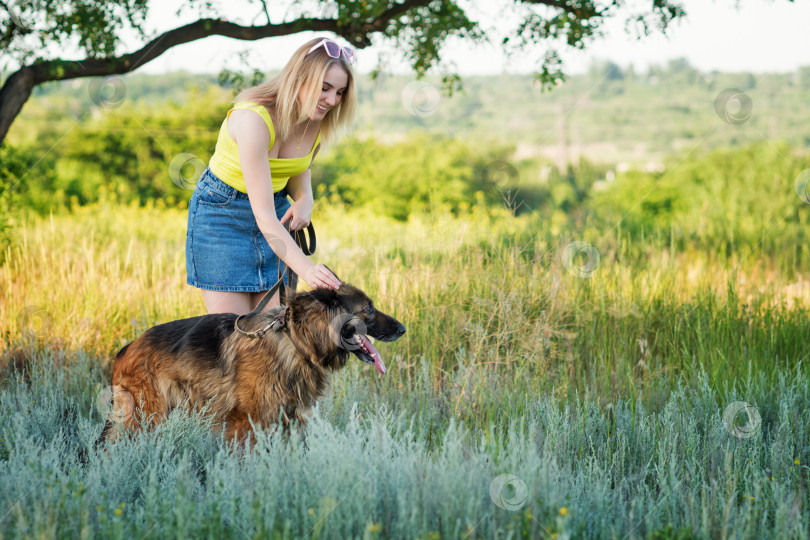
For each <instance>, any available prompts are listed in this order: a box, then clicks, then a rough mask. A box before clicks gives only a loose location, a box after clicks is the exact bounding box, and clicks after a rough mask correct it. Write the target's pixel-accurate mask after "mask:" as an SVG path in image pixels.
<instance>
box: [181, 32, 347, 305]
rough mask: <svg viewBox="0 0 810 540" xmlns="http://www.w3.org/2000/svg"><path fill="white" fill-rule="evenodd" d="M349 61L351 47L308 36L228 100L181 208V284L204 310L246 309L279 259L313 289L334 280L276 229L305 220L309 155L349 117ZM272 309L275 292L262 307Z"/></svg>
mask: <svg viewBox="0 0 810 540" xmlns="http://www.w3.org/2000/svg"><path fill="white" fill-rule="evenodd" d="M353 63H354V51H352V50H351V49H349V48H347V47H341V46H340V45H339V44H338V43H337V42H335V41H333V40H330V39H320V38H319V39H315V40H312V41H310V42H308V43H306V44H304V45H303V46H302V47H301V48H299V49H298V50H297V51H296V52H295V54H293V56H292V58H291V59H290V61H289V62H288V63H287V65H286V66H285V67H284V69H283V70H282V71H281V73H280V74H279V75H278V76H277V77H275V78H274V79H272V80H271V81H269V82H266V83H264V84H261V85H259V86H255V87H253V88H249V89H247V90H244V91H243V92H241V93H240V94H239V95H238V96H236V99H235V103H236V104H235V106H234V107H233V108H232V109H231V110H230V111H228V114H227V115H226V117H225V120H224V121H223V123H222V127H221V128H220V130H219V138H218V139H217V145H216V149H215V151H214V155H213V156H212V157H211V161H210V162H209V165H208V168H207V169H206V170H205V172H204V173H203V174H202V176H201V177H200V180H199V182H198V183H197V186H196V188H195V190H194V194H193V195H192V197H191V200H190V201H189V207H188V233H187V236H186V274H187V281H188V284H189V285H192V286H194V287H199V288H200V289H202V290H203V299H204V300H205V305H206V307H207V309H208V312H209V313H236V314H244V313H249V312H250V311H251V310H252V309H253V307H255V306H256V305H257V304H258V302H259V300H260V299H261V297H262V296H263V295H264V293H265V292H266V291H267V290H268V289H270V287H272V286H273V284H274V283H275V282H276V280H277V275H278V270H279V265H280V264H281V261H283V262H284V263H285V264H286V265H287V266H288V267H289V268H290V269H292V270H293V271H294V272H295V273H296V274H298V275H299V276H300V277H301V278H302V279H303V280H304V281H306V283H307V284H308V285H309V286H310V287H312V288H332V289H337V288H338V287H339V286H340V281H339V280H338V279H337V277H335V275H334V274H332V272H330V271H329V269H327V268H326V267H325V266H324V265H322V264H317V265H316V264H314V263H312V261H310V260H309V259H308V258H307V257H306V256H305V255H304V253H303V252H302V251H301V249H300V248H299V247H298V246H297V245H296V244H295V241H294V240H293V238H292V237H291V236H290V233H288V232H287V230H286V229H285V225H286V224H287V223H289V228H290V230H299V229H302V228H304V227H306V226H307V225H309V222H310V218H311V216H312V206H313V196H312V185H311V177H310V165H311V164H312V160H313V159H314V157H315V155H316V154H317V153H318V150H319V149H320V144H321V142H328V141H329V140H331V139H334V138H335V137H336V136H337V135H338V134H339V133H341V132H344V131H346V130H347V129H348V128H349V126H350V125H351V123H352V121H353V119H354V112H355V107H356V103H357V89H356V88H355V80H354V74H353V72H352V64H353ZM287 195H289V196H290V197H291V198H292V200H293V202H292V204H290V202H289V201H288V200H287ZM282 269H283V267H282ZM285 281H286V279H285ZM278 305H279V300H278V293H276V294H275V295H274V297H273V299H272V300H271V301H270V303H269V304H268V307H267V309H269V308H271V307H275V306H278Z"/></svg>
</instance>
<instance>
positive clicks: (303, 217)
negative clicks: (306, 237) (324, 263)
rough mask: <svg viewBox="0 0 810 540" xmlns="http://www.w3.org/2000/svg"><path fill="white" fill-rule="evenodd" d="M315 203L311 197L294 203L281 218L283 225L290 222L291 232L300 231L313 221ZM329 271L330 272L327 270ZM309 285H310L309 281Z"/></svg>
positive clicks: (302, 198)
mask: <svg viewBox="0 0 810 540" xmlns="http://www.w3.org/2000/svg"><path fill="white" fill-rule="evenodd" d="M313 205H314V201H313V200H312V199H311V198H309V197H301V198H300V199H298V200H297V201H294V202H293V203H292V205H290V207H289V208H288V209H287V212H286V213H285V214H284V215H283V216H282V217H281V224H282V225H285V224H286V223H287V221H289V222H290V231H300V230H301V229H303V228H304V227H306V226H307V225H309V222H310V221H311V220H312V206H313ZM327 271H328V270H327ZM307 283H309V282H308V281H307Z"/></svg>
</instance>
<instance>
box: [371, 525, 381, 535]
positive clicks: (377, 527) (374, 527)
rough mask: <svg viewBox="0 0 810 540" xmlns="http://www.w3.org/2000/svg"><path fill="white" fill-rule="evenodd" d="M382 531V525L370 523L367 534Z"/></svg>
mask: <svg viewBox="0 0 810 540" xmlns="http://www.w3.org/2000/svg"><path fill="white" fill-rule="evenodd" d="M381 530H382V523H372V524H371V526H370V527H369V528H368V532H370V533H378V532H380V531H381Z"/></svg>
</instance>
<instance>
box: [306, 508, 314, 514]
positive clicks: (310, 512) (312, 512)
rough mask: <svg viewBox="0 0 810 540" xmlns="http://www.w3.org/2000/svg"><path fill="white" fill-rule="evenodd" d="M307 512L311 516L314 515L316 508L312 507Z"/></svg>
mask: <svg viewBox="0 0 810 540" xmlns="http://www.w3.org/2000/svg"><path fill="white" fill-rule="evenodd" d="M307 514H309V515H310V516H314V515H315V509H314V508H310V509H309V510H307Z"/></svg>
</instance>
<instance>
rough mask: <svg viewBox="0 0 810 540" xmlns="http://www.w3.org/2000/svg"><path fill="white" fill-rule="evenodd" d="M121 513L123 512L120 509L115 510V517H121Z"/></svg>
mask: <svg viewBox="0 0 810 540" xmlns="http://www.w3.org/2000/svg"><path fill="white" fill-rule="evenodd" d="M123 512H124V511H123V510H121V509H120V508H116V509H115V515H116V516H120V515H121V514H122V513H123Z"/></svg>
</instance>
